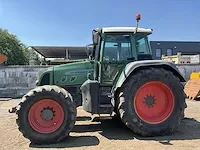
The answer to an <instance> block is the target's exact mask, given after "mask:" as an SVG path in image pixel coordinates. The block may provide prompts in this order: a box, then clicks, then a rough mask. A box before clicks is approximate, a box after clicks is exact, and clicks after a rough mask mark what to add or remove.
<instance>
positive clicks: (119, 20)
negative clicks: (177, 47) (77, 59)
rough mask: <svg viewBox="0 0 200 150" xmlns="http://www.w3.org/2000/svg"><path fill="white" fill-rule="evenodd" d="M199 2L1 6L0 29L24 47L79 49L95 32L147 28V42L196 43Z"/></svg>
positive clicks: (60, 0)
mask: <svg viewBox="0 0 200 150" xmlns="http://www.w3.org/2000/svg"><path fill="white" fill-rule="evenodd" d="M199 8H200V1H199V0H57V1H56V0H0V28H5V29H8V31H9V32H11V33H13V34H16V35H17V36H18V38H19V39H20V40H21V41H22V42H23V43H25V44H26V45H29V46H30V45H57V46H58V45H60V46H61V45H62V46H63V45H65V46H80V45H81V46H84V45H86V44H89V43H91V31H92V29H93V28H96V27H107V26H135V15H136V13H140V14H141V15H142V19H141V21H140V26H141V27H145V28H152V29H153V30H154V31H153V34H152V35H151V36H150V37H149V39H150V40H175V41H179V40H181V41H200V32H199V30H198V29H199V28H200V9H199Z"/></svg>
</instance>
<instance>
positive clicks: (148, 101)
mask: <svg viewBox="0 0 200 150" xmlns="http://www.w3.org/2000/svg"><path fill="white" fill-rule="evenodd" d="M155 101H156V99H155V97H154V96H152V95H151V94H150V95H147V96H146V97H145V98H144V103H145V105H146V106H148V107H153V105H154V104H155Z"/></svg>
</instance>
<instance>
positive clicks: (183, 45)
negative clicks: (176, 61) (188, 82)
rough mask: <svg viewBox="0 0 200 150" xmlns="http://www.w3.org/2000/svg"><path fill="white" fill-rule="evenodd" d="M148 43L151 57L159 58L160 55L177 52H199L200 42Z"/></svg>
mask: <svg viewBox="0 0 200 150" xmlns="http://www.w3.org/2000/svg"><path fill="white" fill-rule="evenodd" d="M150 45H151V49H152V53H153V59H161V57H162V55H165V56H172V55H177V53H178V52H181V53H182V55H196V54H200V42H181V41H150Z"/></svg>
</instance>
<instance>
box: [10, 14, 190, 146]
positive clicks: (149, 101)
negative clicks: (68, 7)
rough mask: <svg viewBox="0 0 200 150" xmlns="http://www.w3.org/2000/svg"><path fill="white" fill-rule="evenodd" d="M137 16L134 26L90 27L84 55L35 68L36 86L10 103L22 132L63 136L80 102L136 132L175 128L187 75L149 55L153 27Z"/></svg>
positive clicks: (48, 138) (33, 137) (35, 137)
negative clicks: (39, 70) (141, 22)
mask: <svg viewBox="0 0 200 150" xmlns="http://www.w3.org/2000/svg"><path fill="white" fill-rule="evenodd" d="M139 20H140V14H137V15H136V23H137V24H136V27H105V28H97V29H94V30H93V31H92V41H93V43H92V44H91V45H90V46H89V48H86V50H87V52H88V59H86V60H84V61H79V62H78V61H77V62H73V63H68V64H62V65H57V66H51V67H49V68H47V69H46V70H44V71H42V73H40V75H39V78H38V80H37V82H36V85H37V86H36V88H34V89H32V90H30V91H29V92H28V93H27V94H26V95H24V96H23V97H22V100H21V102H20V103H19V104H18V105H17V106H16V107H13V108H12V110H15V111H13V112H14V113H16V114H17V120H16V122H17V125H18V127H19V131H20V132H21V133H22V134H23V136H24V137H26V138H28V139H29V140H30V141H31V142H33V143H37V144H49V143H56V142H59V141H61V140H63V139H64V138H66V137H68V136H69V134H70V132H71V131H72V129H73V128H74V126H75V122H76V117H77V107H79V106H82V108H83V110H85V111H86V112H89V113H91V114H96V115H101V114H108V115H111V116H112V115H113V114H115V116H118V117H119V118H120V120H121V121H122V122H123V123H124V124H125V126H127V127H128V128H129V129H130V131H131V132H134V133H135V134H137V135H140V136H161V135H169V134H171V133H173V131H175V130H177V128H178V127H179V125H180V122H181V119H182V118H183V117H184V110H185V108H186V107H187V106H186V103H185V98H186V94H185V93H184V90H183V88H184V86H183V85H184V83H185V82H186V81H185V79H184V78H183V76H182V75H181V74H180V72H179V70H178V69H177V67H176V66H175V65H174V64H173V63H171V62H167V61H163V60H153V59H152V52H151V48H150V45H149V41H148V36H149V35H150V34H151V33H152V29H145V28H140V27H138V22H139ZM14 108H15V109H14Z"/></svg>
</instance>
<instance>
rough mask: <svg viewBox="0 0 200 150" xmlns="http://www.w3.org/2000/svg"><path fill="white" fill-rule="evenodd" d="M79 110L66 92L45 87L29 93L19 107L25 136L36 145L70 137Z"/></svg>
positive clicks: (19, 121) (19, 119)
mask: <svg viewBox="0 0 200 150" xmlns="http://www.w3.org/2000/svg"><path fill="white" fill-rule="evenodd" d="M76 114H77V111H76V107H75V104H74V102H73V99H72V97H71V95H70V93H68V92H67V91H66V90H64V89H62V88H60V87H57V86H50V85H45V86H41V87H37V88H35V89H33V90H31V91H30V92H28V93H27V94H26V95H25V96H24V97H23V98H22V101H21V102H20V104H19V106H18V107H17V115H18V119H17V120H16V121H17V124H18V126H19V130H20V131H21V132H22V134H23V136H24V137H26V138H28V139H29V140H30V141H31V142H33V143H37V144H50V143H56V142H59V141H61V140H62V139H64V138H65V137H67V136H68V134H69V132H70V131H71V130H72V128H73V127H74V124H75V121H76Z"/></svg>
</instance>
